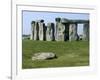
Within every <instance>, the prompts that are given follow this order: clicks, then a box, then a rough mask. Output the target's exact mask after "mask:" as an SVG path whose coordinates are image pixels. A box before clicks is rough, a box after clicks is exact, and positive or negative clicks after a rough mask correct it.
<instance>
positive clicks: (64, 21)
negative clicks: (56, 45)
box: [61, 18, 69, 41]
mask: <svg viewBox="0 0 100 80" xmlns="http://www.w3.org/2000/svg"><path fill="white" fill-rule="evenodd" d="M61 23H62V24H63V26H64V30H63V33H64V41H67V40H69V20H68V19H66V18H62V19H61Z"/></svg>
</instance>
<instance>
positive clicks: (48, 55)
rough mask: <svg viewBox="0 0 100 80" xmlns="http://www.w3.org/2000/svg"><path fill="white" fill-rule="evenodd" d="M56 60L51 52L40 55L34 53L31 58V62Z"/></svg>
mask: <svg viewBox="0 0 100 80" xmlns="http://www.w3.org/2000/svg"><path fill="white" fill-rule="evenodd" d="M54 58H57V57H56V54H55V53H52V52H41V53H35V54H34V55H33V56H32V60H33V61H34V60H47V59H54Z"/></svg>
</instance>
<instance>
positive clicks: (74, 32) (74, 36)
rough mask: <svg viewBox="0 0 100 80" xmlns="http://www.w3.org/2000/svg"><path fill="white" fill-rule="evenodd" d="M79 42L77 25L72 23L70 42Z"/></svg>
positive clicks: (70, 26)
mask: <svg viewBox="0 0 100 80" xmlns="http://www.w3.org/2000/svg"><path fill="white" fill-rule="evenodd" d="M75 40H77V23H71V24H70V25H69V41H75Z"/></svg>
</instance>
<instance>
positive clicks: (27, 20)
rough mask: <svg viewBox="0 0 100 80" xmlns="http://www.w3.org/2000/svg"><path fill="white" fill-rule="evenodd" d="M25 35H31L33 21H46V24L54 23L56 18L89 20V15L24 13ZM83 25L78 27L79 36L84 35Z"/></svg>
mask: <svg viewBox="0 0 100 80" xmlns="http://www.w3.org/2000/svg"><path fill="white" fill-rule="evenodd" d="M22 16H23V34H30V33H31V21H32V20H33V21H35V20H40V19H44V22H45V23H46V24H47V23H48V22H54V23H55V18H56V17H61V18H68V19H82V20H89V14H86V13H85V14H83V13H59V12H33V11H23V12H22ZM82 29H83V27H82V24H79V25H78V34H82V33H83V30H82Z"/></svg>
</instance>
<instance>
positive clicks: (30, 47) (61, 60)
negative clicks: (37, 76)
mask: <svg viewBox="0 0 100 80" xmlns="http://www.w3.org/2000/svg"><path fill="white" fill-rule="evenodd" d="M37 52H53V53H55V54H56V55H57V57H58V58H57V59H51V60H40V61H39V60H38V61H32V60H31V57H32V56H33V54H34V53H37ZM22 59H23V60H22V68H23V69H29V68H48V67H74V66H88V65H89V42H88V41H73V42H56V41H50V42H49V41H32V40H23V41H22Z"/></svg>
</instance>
